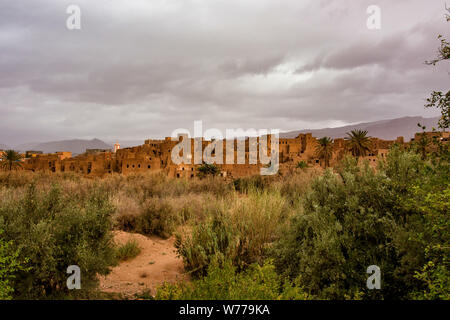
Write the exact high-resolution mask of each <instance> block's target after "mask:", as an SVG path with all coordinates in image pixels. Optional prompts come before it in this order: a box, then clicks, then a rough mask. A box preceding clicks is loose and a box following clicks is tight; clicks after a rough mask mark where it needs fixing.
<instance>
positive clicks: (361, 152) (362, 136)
mask: <svg viewBox="0 0 450 320" xmlns="http://www.w3.org/2000/svg"><path fill="white" fill-rule="evenodd" d="M347 135H348V137H347V138H346V139H347V140H348V141H349V142H348V148H349V150H350V152H351V153H352V154H353V156H355V157H356V158H359V157H365V156H366V155H367V153H368V152H369V151H370V139H369V137H368V136H367V131H366V130H352V131H351V132H350V133H347Z"/></svg>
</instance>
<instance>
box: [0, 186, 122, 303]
mask: <svg viewBox="0 0 450 320" xmlns="http://www.w3.org/2000/svg"><path fill="white" fill-rule="evenodd" d="M89 193H90V194H84V195H76V194H67V193H63V192H62V191H61V188H60V187H58V186H56V185H55V186H53V187H51V188H50V189H48V190H46V189H44V190H42V191H37V188H36V185H35V184H34V183H32V184H30V185H29V187H28V188H27V190H26V192H25V193H23V194H19V195H18V194H17V193H14V192H6V193H4V194H3V197H2V199H1V200H0V229H3V230H5V232H4V235H3V236H4V239H5V240H6V241H11V240H13V242H12V249H13V250H14V251H18V252H19V255H18V257H17V258H18V259H19V261H25V260H26V261H27V267H28V270H19V271H18V272H16V273H15V274H14V276H15V278H14V279H13V280H12V282H11V283H12V286H13V288H14V290H15V291H14V297H16V298H38V299H39V298H52V297H60V298H62V297H67V296H68V295H69V291H68V289H67V286H66V280H67V278H68V274H67V273H66V270H67V267H68V266H70V265H78V266H79V267H80V269H81V276H82V288H81V290H74V291H71V292H70V293H71V294H72V295H77V296H87V295H88V294H89V292H90V291H91V290H93V289H95V287H96V285H97V274H101V275H105V274H107V273H108V272H109V271H110V267H111V266H112V265H113V264H114V263H115V258H114V257H115V254H114V247H113V242H112V235H111V220H110V215H111V214H112V212H113V207H112V206H111V205H110V202H109V199H108V194H107V193H106V192H104V191H103V190H101V189H99V188H94V189H90V190H89Z"/></svg>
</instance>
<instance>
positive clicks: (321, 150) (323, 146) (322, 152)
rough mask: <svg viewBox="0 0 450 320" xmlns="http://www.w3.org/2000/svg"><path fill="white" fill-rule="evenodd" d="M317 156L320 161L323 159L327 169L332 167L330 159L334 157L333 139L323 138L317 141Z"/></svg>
mask: <svg viewBox="0 0 450 320" xmlns="http://www.w3.org/2000/svg"><path fill="white" fill-rule="evenodd" d="M317 143H318V144H317V146H316V155H317V157H319V159H323V160H324V162H325V167H329V166H330V159H331V157H332V156H333V139H331V138H329V137H323V138H320V139H319V140H317Z"/></svg>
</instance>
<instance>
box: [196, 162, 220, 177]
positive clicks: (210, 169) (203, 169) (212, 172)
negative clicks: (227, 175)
mask: <svg viewBox="0 0 450 320" xmlns="http://www.w3.org/2000/svg"><path fill="white" fill-rule="evenodd" d="M219 172H220V169H219V167H218V166H216V165H215V164H208V163H204V164H202V165H201V166H199V167H198V169H197V177H199V178H205V177H207V176H216V175H218V174H219Z"/></svg>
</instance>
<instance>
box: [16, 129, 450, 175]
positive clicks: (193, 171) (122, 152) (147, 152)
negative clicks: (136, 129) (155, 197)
mask: <svg viewBox="0 0 450 320" xmlns="http://www.w3.org/2000/svg"><path fill="white" fill-rule="evenodd" d="M416 137H417V135H416ZM184 138H187V137H185V136H179V137H178V138H170V137H166V138H165V139H164V140H155V139H149V140H146V141H145V143H144V144H143V145H140V146H136V147H130V148H123V149H121V148H120V145H119V144H118V143H116V144H115V146H114V150H113V151H111V150H86V152H85V153H84V154H80V155H77V156H75V157H72V154H71V153H70V152H57V153H51V154H40V153H38V152H31V151H30V152H29V153H27V158H26V159H25V162H24V166H23V169H25V170H31V171H48V172H74V173H80V174H84V175H86V176H99V177H101V176H104V175H107V174H111V173H119V174H124V175H127V174H132V173H145V172H159V171H163V172H165V173H166V174H167V175H168V176H170V177H174V178H187V179H190V178H195V177H196V176H197V169H198V167H199V166H200V164H194V158H195V155H194V143H195V141H194V139H192V138H190V143H191V154H190V155H187V156H188V158H189V159H191V161H190V163H187V164H179V165H177V164H174V163H173V162H172V157H171V156H172V150H173V148H174V147H175V146H176V145H177V144H178V143H179V142H180V141H182V139H184ZM442 138H443V139H447V140H448V138H449V135H448V133H443V136H442ZM370 141H371V150H370V152H369V153H368V155H367V156H366V157H364V158H362V159H361V160H369V162H370V163H371V164H372V165H375V164H376V162H377V160H378V159H379V157H381V158H383V157H385V156H386V155H387V153H388V152H389V148H390V147H391V146H392V145H393V144H399V145H401V146H405V145H407V144H408V143H405V142H404V139H403V137H398V138H397V139H396V140H389V141H388V140H381V139H378V138H370ZM211 143H212V141H209V140H205V139H202V140H201V146H202V151H204V150H205V148H207V147H208V146H209V145H210V144H211ZM239 143H242V144H243V145H244V153H243V155H240V156H241V157H243V159H244V160H243V162H244V163H238V161H237V160H238V144H239ZM252 143H255V144H256V145H252ZM227 144H229V145H231V150H227V149H226V148H227ZM347 144H348V142H347V140H345V139H334V141H333V154H332V157H331V159H330V165H331V166H334V165H335V164H336V163H337V162H338V161H339V160H340V159H342V158H343V157H344V156H345V154H347V153H348V148H347ZM317 145H318V143H317V138H315V137H313V136H312V134H311V133H306V134H299V135H298V136H297V137H295V138H279V145H278V154H279V164H280V165H279V170H280V171H281V172H285V171H287V170H291V169H292V168H295V166H296V165H297V163H299V162H300V161H304V162H305V163H307V164H308V165H310V166H317V167H319V166H324V163H323V160H321V159H319V158H318V157H317V152H316V148H317ZM222 146H223V161H222V163H223V164H218V165H217V166H218V167H219V169H220V175H221V176H223V177H231V178H237V177H243V176H250V175H255V174H259V173H260V169H261V168H262V167H263V164H262V163H261V161H260V159H259V147H260V141H259V138H256V139H249V138H246V139H245V140H244V141H242V140H240V141H238V140H237V139H234V140H233V141H226V140H223V141H222ZM253 148H256V150H257V151H258V152H257V154H258V156H257V159H256V162H252V161H251V156H250V151H251V150H254V149H253ZM270 149H271V141H270V136H269V137H268V139H267V150H269V151H268V155H270ZM227 152H229V153H230V152H231V153H232V156H233V157H234V161H233V164H227V163H226V155H227ZM212 155H213V156H214V155H215V150H214V152H212Z"/></svg>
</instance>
